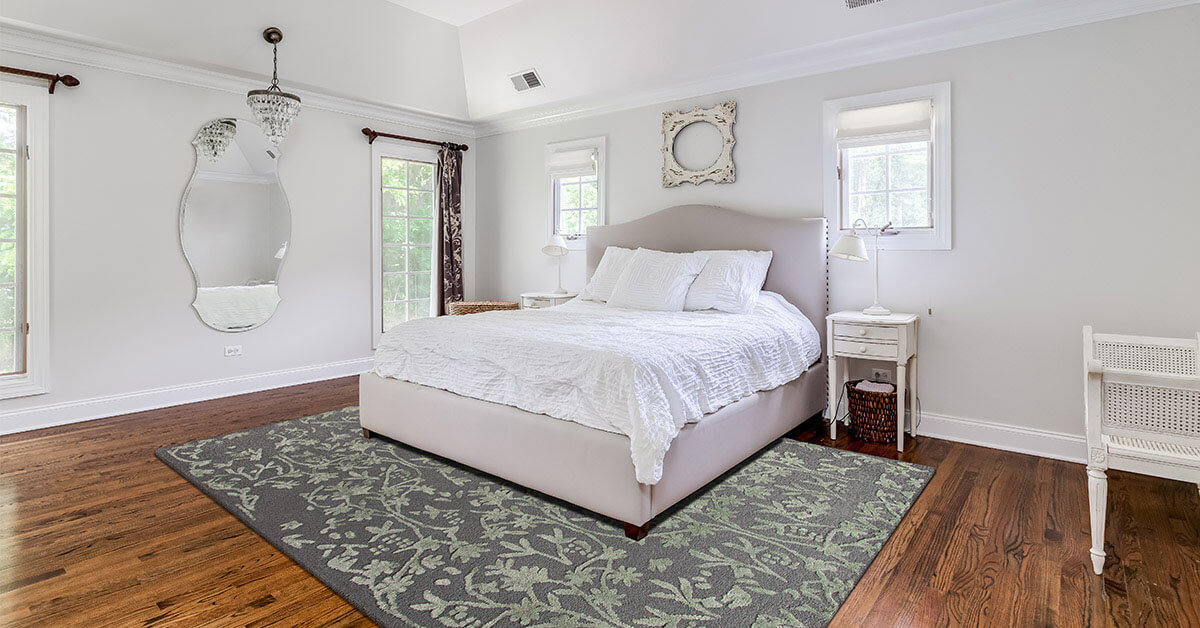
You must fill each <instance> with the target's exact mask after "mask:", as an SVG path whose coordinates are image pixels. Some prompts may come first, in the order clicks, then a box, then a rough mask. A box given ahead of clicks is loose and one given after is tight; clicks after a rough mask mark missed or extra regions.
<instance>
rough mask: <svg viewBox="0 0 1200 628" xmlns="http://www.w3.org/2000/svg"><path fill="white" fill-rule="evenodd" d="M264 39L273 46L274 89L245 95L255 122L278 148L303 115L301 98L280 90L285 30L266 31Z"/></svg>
mask: <svg viewBox="0 0 1200 628" xmlns="http://www.w3.org/2000/svg"><path fill="white" fill-rule="evenodd" d="M263 39H265V40H267V43H269V44H271V51H272V56H273V57H274V61H273V69H272V71H271V86H270V87H268V88H267V89H254V90H250V92H249V93H247V94H246V104H247V105H250V110H251V111H253V112H254V119H255V120H256V121H258V126H260V127H262V130H263V133H264V134H266V136H267V139H269V140H271V144H273V145H275V146H279V144H280V142H282V141H283V138H285V137H287V132H288V127H289V126H291V124H292V120H295V119H296V115H297V114H299V113H300V97H299V96H296V95H295V94H289V93H287V92H285V91H283V90H282V89H279V42H281V41H283V31H281V30H279V29H278V28H275V27H274V26H272V27H271V28H268V29H267V30H265V31H263Z"/></svg>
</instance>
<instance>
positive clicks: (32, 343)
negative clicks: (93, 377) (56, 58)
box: [0, 81, 50, 399]
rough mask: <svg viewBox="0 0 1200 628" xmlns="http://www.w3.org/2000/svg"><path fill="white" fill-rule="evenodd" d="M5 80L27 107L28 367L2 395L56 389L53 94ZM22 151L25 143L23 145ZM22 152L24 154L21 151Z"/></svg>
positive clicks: (9, 98) (2, 381) (5, 383)
mask: <svg viewBox="0 0 1200 628" xmlns="http://www.w3.org/2000/svg"><path fill="white" fill-rule="evenodd" d="M0 84H3V94H4V101H5V102H7V103H10V104H14V105H21V106H24V107H25V144H26V146H27V147H28V151H29V152H28V159H27V160H26V162H25V229H24V237H25V260H24V261H25V322H26V324H27V325H29V327H28V333H27V334H26V336H25V372H24V373H14V374H12V375H3V376H0V399H13V398H16V397H28V396H31V395H41V394H45V393H48V392H50V95H49V93H48V92H47V91H46V88H45V86H43V85H37V86H33V85H27V84H24V83H15V82H11V81H0ZM18 151H20V147H18ZM18 154H19V153H18Z"/></svg>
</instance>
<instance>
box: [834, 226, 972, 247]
mask: <svg viewBox="0 0 1200 628" xmlns="http://www.w3.org/2000/svg"><path fill="white" fill-rule="evenodd" d="M852 232H853V230H851V229H842V230H840V231H837V232H834V234H833V237H832V238H831V239H830V246H832V245H833V243H834V242H836V241H837V239H838V237H840V236H843V235H846V234H848V233H852ZM858 234H859V235H860V236H862V237H863V240H864V241H865V242H866V243H867V247H868V248H874V246H875V237H874V236H873V235H871V230H870V229H859V230H858ZM950 244H951V243H950V233H949V230H948V229H942V230H937V229H913V230H906V231H901V232H900V233H898V234H896V235H885V236H880V237H879V249H880V250H881V251H949V250H950V249H951V248H953V247H951V246H950Z"/></svg>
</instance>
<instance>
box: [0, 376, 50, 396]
mask: <svg viewBox="0 0 1200 628" xmlns="http://www.w3.org/2000/svg"><path fill="white" fill-rule="evenodd" d="M48 392H50V388H49V387H47V386H45V385H44V384H42V382H41V378H38V377H35V376H33V375H31V374H29V373H23V374H20V375H6V376H3V377H0V399H16V398H18V397H32V396H34V395H44V394H46V393H48Z"/></svg>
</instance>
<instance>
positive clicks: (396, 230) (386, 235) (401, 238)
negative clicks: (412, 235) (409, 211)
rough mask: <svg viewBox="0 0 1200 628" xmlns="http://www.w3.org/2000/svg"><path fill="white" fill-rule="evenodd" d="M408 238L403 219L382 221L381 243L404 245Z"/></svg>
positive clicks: (406, 226)
mask: <svg viewBox="0 0 1200 628" xmlns="http://www.w3.org/2000/svg"><path fill="white" fill-rule="evenodd" d="M407 237H408V221H407V220H405V219H403V218H384V219H383V243H384V244H404V243H405V241H406V240H407Z"/></svg>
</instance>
